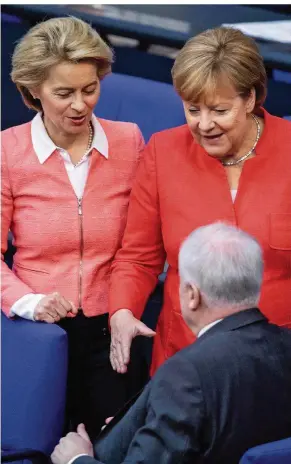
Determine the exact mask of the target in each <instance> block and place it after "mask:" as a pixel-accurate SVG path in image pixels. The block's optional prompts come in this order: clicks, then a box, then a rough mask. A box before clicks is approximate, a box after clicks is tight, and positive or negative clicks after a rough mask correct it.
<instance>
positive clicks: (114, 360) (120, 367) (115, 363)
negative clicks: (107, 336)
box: [110, 337, 127, 374]
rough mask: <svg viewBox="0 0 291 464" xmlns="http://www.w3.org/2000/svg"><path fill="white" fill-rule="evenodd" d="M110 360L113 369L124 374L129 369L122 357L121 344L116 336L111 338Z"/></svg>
mask: <svg viewBox="0 0 291 464" xmlns="http://www.w3.org/2000/svg"><path fill="white" fill-rule="evenodd" d="M110 362H111V365H112V367H113V369H114V370H115V371H117V372H118V373H119V374H124V373H125V372H126V371H127V367H126V365H125V363H124V362H123V358H122V351H121V344H120V341H119V340H118V339H116V337H114V338H113V339H111V347H110Z"/></svg>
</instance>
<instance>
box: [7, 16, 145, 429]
mask: <svg viewBox="0 0 291 464" xmlns="http://www.w3.org/2000/svg"><path fill="white" fill-rule="evenodd" d="M111 63H112V51H111V50H110V48H109V47H108V46H107V45H106V44H105V43H104V42H103V40H102V39H101V38H100V36H99V35H98V34H97V32H96V31H95V30H94V29H92V28H91V27H90V26H89V25H88V24H86V23H85V22H83V21H81V20H79V19H76V18H57V19H51V20H48V21H45V22H43V23H40V24H38V25H37V26H35V27H34V28H32V29H31V30H30V31H29V32H28V33H27V34H26V35H25V36H24V38H23V39H22V40H21V41H20V43H19V44H18V45H17V47H16V49H15V52H14V55H13V60H12V80H13V81H14V82H15V84H16V85H17V87H18V89H19V90H20V92H21V94H22V97H23V100H24V102H25V104H26V105H27V106H28V107H30V108H32V109H34V110H36V111H37V115H36V116H35V117H34V119H33V120H32V121H31V122H30V123H27V124H23V125H20V126H18V127H12V128H10V129H8V130H6V131H4V132H3V133H2V245H1V246H2V255H3V254H4V253H5V251H6V249H7V236H8V231H9V229H11V231H12V234H13V237H14V244H15V246H16V248H17V252H16V254H15V256H14V263H13V270H10V269H9V268H8V267H7V266H6V264H5V263H4V262H2V309H3V311H4V312H5V313H6V314H7V315H8V316H10V317H12V316H20V317H24V318H27V319H31V320H35V321H43V322H47V323H54V322H55V323H59V324H60V325H61V326H62V327H63V328H64V329H65V330H66V331H67V333H68V338H69V358H70V359H69V361H70V362H69V380H68V408H69V415H68V419H69V420H70V422H71V424H72V425H73V426H75V427H76V426H77V425H78V424H79V423H81V422H84V423H85V424H86V427H87V429H88V431H89V433H90V435H91V436H96V434H97V433H98V432H99V431H100V428H101V426H102V425H103V423H104V420H105V418H106V417H108V416H111V415H113V414H114V413H115V412H116V411H117V410H118V409H119V408H120V407H121V406H122V405H123V404H124V402H125V401H126V400H127V399H128V398H129V397H130V396H131V394H132V393H134V392H135V391H136V390H137V389H139V388H140V387H141V384H142V380H143V378H142V377H143V371H142V369H141V360H139V359H138V358H137V354H136V358H134V359H135V361H134V362H136V363H137V364H138V365H133V364H132V368H133V369H132V373H130V375H129V376H128V377H127V378H124V377H123V376H121V375H119V374H117V373H116V372H114V371H113V369H112V367H111V365H110V360H109V350H110V334H109V331H108V281H109V273H110V265H111V262H112V260H113V257H114V255H115V253H116V251H117V250H118V248H119V247H120V246H121V240H122V236H123V231H124V227H125V222H126V216H127V208H128V201H129V193H130V190H131V186H132V181H133V178H134V176H135V172H136V168H137V165H138V162H139V158H140V152H141V149H142V148H143V145H144V142H143V138H142V135H141V133H140V130H139V129H138V127H137V126H136V125H135V124H131V123H123V122H113V121H105V120H101V119H97V118H96V117H95V116H94V115H93V109H94V107H95V105H96V103H97V101H98V98H99V94H100V80H101V79H102V78H103V77H104V76H105V75H106V74H107V73H109V72H110V70H111ZM13 110H14V109H13V108H11V109H10V111H13ZM73 316H74V317H73ZM148 332H149V333H151V331H150V330H148ZM35 349H37V347H35ZM19 355H20V356H21V353H19ZM52 362H53V360H52ZM139 375H140V377H139Z"/></svg>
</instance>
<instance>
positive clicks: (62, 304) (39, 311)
mask: <svg viewBox="0 0 291 464" xmlns="http://www.w3.org/2000/svg"><path fill="white" fill-rule="evenodd" d="M68 312H71V313H73V314H77V312H78V310H77V308H76V306H75V305H74V303H72V302H71V301H68V300H66V299H65V298H64V297H63V296H61V295H60V294H59V293H58V292H54V293H50V294H49V295H46V296H44V297H43V298H42V299H41V300H40V301H39V303H38V305H37V306H36V308H35V310H34V320H35V321H42V322H48V323H49V324H53V323H54V322H58V321H59V320H60V319H63V318H64V317H67V314H68Z"/></svg>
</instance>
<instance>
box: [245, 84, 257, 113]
mask: <svg viewBox="0 0 291 464" xmlns="http://www.w3.org/2000/svg"><path fill="white" fill-rule="evenodd" d="M255 106H256V90H255V88H254V87H252V88H251V91H250V94H249V95H248V97H247V101H246V110H247V113H252V112H253V111H254V108H255Z"/></svg>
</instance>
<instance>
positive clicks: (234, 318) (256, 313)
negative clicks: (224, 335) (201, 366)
mask: <svg viewBox="0 0 291 464" xmlns="http://www.w3.org/2000/svg"><path fill="white" fill-rule="evenodd" d="M263 321H264V322H267V321H268V319H267V318H266V317H265V316H264V315H263V314H262V313H261V311H260V310H259V308H250V309H245V310H244V311H239V312H238V313H235V314H231V316H227V317H225V318H224V319H222V321H220V322H218V323H217V324H215V325H214V326H212V327H210V329H208V330H207V331H206V332H205V333H203V334H202V335H201V336H200V337H199V340H203V339H204V338H206V337H208V336H210V335H213V334H215V333H219V332H229V331H231V330H236V329H239V328H241V327H245V326H247V325H250V324H254V323H256V322H263ZM197 342H198V340H197ZM197 342H196V343H197Z"/></svg>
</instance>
